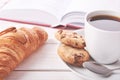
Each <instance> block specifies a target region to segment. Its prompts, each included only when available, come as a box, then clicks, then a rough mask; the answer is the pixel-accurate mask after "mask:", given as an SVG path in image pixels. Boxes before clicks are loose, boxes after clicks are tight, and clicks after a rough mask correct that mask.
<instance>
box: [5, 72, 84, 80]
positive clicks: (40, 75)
mask: <svg viewBox="0 0 120 80" xmlns="http://www.w3.org/2000/svg"><path fill="white" fill-rule="evenodd" d="M6 80H83V79H82V78H80V77H78V76H77V75H75V74H73V73H72V72H70V71H13V72H12V73H11V74H10V75H9V76H8V77H7V78H6Z"/></svg>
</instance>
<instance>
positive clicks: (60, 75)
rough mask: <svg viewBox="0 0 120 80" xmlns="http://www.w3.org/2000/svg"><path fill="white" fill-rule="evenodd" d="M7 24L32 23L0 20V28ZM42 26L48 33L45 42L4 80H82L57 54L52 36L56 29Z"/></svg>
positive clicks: (56, 42) (55, 41)
mask: <svg viewBox="0 0 120 80" xmlns="http://www.w3.org/2000/svg"><path fill="white" fill-rule="evenodd" d="M9 26H15V27H32V26H33V25H27V24H20V23H12V22H6V21H0V30H3V29H5V28H7V27H9ZM42 28H44V29H45V30H46V31H47V32H48V35H49V37H48V40H47V41H46V43H45V44H44V45H43V46H42V47H41V48H40V49H39V50H38V51H36V52H35V53H33V54H32V55H31V56H29V57H28V58H27V59H25V60H24V61H23V62H22V63H21V64H20V65H19V66H18V67H17V68H16V69H15V70H14V71H12V72H11V73H10V75H8V76H7V77H6V79H5V80H84V79H83V78H81V77H78V76H77V75H75V74H74V73H72V72H71V71H70V70H69V68H68V67H67V66H66V65H65V64H64V62H62V60H61V59H60V57H59V56H58V55H57V47H58V44H59V42H58V41H57V40H56V39H55V37H54V34H55V32H56V29H51V28H45V27H42Z"/></svg>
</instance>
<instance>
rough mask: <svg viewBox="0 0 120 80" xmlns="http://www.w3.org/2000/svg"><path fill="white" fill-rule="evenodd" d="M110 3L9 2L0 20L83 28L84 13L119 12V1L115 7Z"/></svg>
mask: <svg viewBox="0 0 120 80" xmlns="http://www.w3.org/2000/svg"><path fill="white" fill-rule="evenodd" d="M101 2H102V3H101ZM112 2H113V0H104V1H101V0H100V1H98V0H93V1H91V0H11V1H10V2H9V3H8V4H7V5H6V6H4V7H3V8H2V10H1V12H0V19H3V20H11V21H16V22H23V23H32V24H38V25H43V26H50V27H51V26H52V27H54V26H56V25H59V24H62V25H66V24H73V25H79V26H83V23H84V16H85V12H88V11H91V10H96V9H97V10H98V9H105V8H106V9H114V10H115V9H116V10H120V6H119V4H118V2H119V0H116V2H114V4H115V5H116V6H111V5H110V4H113V3H112ZM97 4H98V5H97ZM103 5H105V6H103ZM79 26H78V27H79Z"/></svg>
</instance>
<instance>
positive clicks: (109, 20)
mask: <svg viewBox="0 0 120 80" xmlns="http://www.w3.org/2000/svg"><path fill="white" fill-rule="evenodd" d="M88 21H89V23H90V24H91V25H93V26H94V27H96V28H99V29H103V30H108V31H120V18H119V17H115V16H108V15H99V16H94V17H92V18H90V19H89V20H88Z"/></svg>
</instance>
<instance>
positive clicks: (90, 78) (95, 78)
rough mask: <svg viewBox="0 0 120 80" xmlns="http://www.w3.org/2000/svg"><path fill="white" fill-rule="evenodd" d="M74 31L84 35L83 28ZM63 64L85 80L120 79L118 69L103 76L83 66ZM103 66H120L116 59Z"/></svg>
mask: <svg viewBox="0 0 120 80" xmlns="http://www.w3.org/2000/svg"><path fill="white" fill-rule="evenodd" d="M75 32H77V33H79V34H81V35H83V36H84V29H81V30H77V31H75ZM65 64H66V65H67V66H68V67H69V69H70V70H71V71H72V72H74V73H75V74H77V75H78V76H80V77H82V78H84V79H86V80H120V70H116V71H114V73H113V74H112V75H111V76H110V77H103V76H101V75H98V74H95V73H93V72H91V71H89V70H87V69H85V68H83V67H75V66H72V65H70V64H67V63H65ZM105 66H107V67H108V68H111V69H112V68H116V67H120V61H118V62H116V63H114V64H112V65H105Z"/></svg>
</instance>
